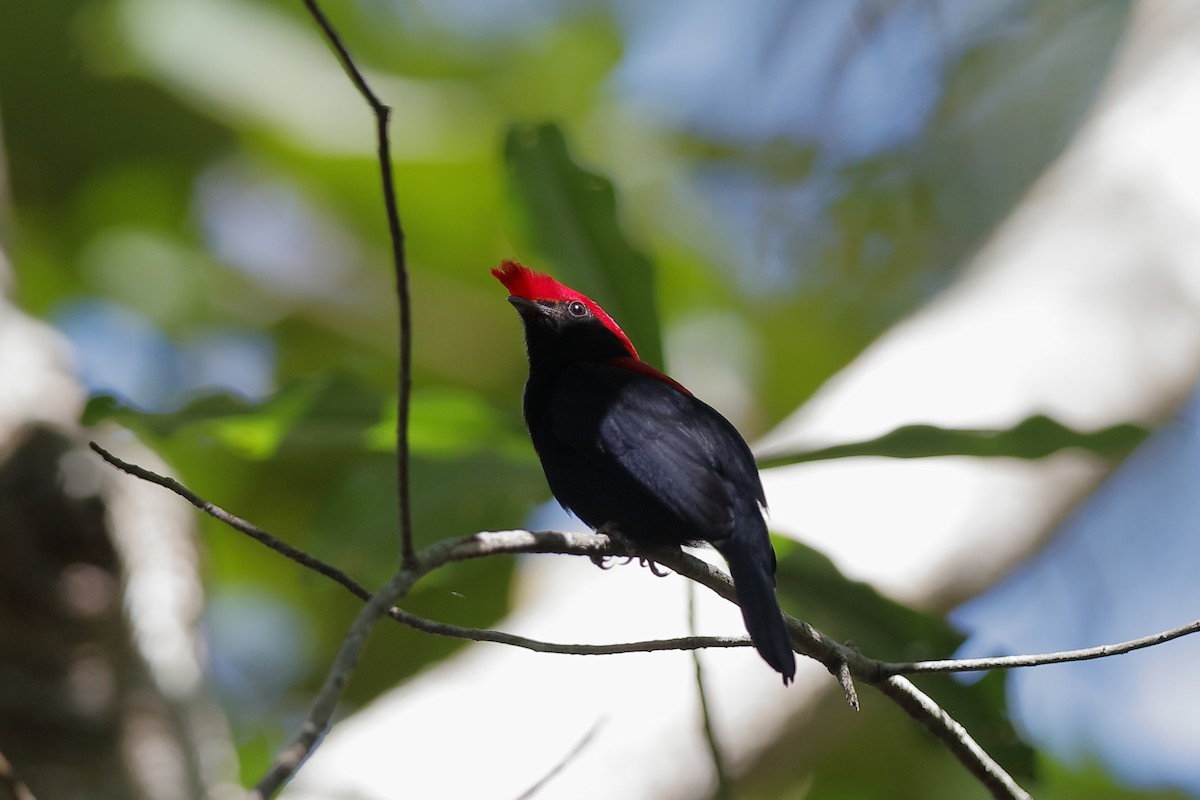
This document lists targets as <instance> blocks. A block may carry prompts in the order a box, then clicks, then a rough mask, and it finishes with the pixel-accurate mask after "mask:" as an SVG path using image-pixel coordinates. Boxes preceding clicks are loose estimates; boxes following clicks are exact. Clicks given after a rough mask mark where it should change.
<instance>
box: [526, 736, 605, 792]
mask: <svg viewBox="0 0 1200 800" xmlns="http://www.w3.org/2000/svg"><path fill="white" fill-rule="evenodd" d="M604 721H605V719H604V717H601V718H600V719H598V720H596V721H595V723H593V724H592V727H591V728H588V732H587V733H585V734H584V735H583V738H581V739H580V740H579V741H578V742H576V743H575V746H574V747H572V748H571V751H570V752H569V753H567V754H566V755H565V756H563V757H562V759H561V760H560V761H559V762H558V763H557V764H555V765H554V767H553V768H551V770H550V771H549V772H547V773H546V774H545V775H543V776H542V777H541V779H540V780H538V782H537V783H535V784H534V785H533V786H530V787H529V788H528V789H526V790H525V791H523V792H521V794H520V795H518V796H517V800H529V798H531V797H533V796H534V795H536V794H537V793H538V792H540V791H541V790H542V787H543V786H545V785H546V784H547V783H549V782H550V781H551V779H552V778H554V776H555V775H557V774H558V773H560V772H562V771H563V770H564V769H565V768H566V766H567V765H568V764H570V763H571V762H572V761H574V760H575V759H576V758H578V757H579V754H580V753H582V752H583V751H584V748H586V747H587V746H588V745H589V744H591V743H592V739H595V738H596V734H597V733H599V732H600V728H602V727H603V726H604Z"/></svg>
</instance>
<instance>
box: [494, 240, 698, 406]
mask: <svg viewBox="0 0 1200 800" xmlns="http://www.w3.org/2000/svg"><path fill="white" fill-rule="evenodd" d="M492 275H493V276H494V277H495V278H496V280H498V281H500V282H501V283H503V284H504V288H505V289H508V293H509V294H511V295H513V296H515V297H524V298H525V299H526V300H533V301H535V302H536V301H538V300H549V301H551V302H555V303H561V302H566V301H569V300H578V301H579V302H581V303H583V304H584V305H585V306H587V307H588V309H589V310H590V311H591V312H592V314H593V315H594V316H595V317H596V319H598V320H600V322H601V323H602V324H603V325H604V327H606V328H608V329H609V330H610V331H612V332H613V334H615V335H616V337H617V338H618V339H620V340H621V343H622V344H624V345H625V349H626V350H628V351H629V355H630V356H631V357H633V358H634V359H638V363H639V364H642V365H643V366H644V367H645V368H646V369H647V370H650V371H652V372H655V373H657V374H659V375H661V376H662V377H663V378H665V379H666V380H667V381H668V382H669V383H675V382H674V381H672V380H671V379H670V378H667V376H666V375H662V373H661V372H658V370H656V369H654V368H653V367H651V366H650V365H649V364H645V363H643V362H642V361H641V360H640V359H639V358H638V353H637V349H636V348H635V347H634V346H633V342H631V341H629V337H628V336H626V335H625V331H623V330H621V326H620V325H618V324H617V323H616V321H615V320H613V318H612V317H610V316H609V315H608V313H607V312H605V310H604V309H603V308H601V307H600V306H598V305H596V303H595V301H593V300H592V299H591V298H590V297H587V296H586V295H584V294H582V293H580V292H577V291H575V290H574V289H572V288H571V287H569V286H563V285H562V284H561V283H559V282H558V281H556V280H554V278H551V277H550V276H549V275H546V274H544V273H541V272H534V271H533V270H531V269H529V268H528V267H524V266H521V265H520V264H518V263H517V262H516V261H507V260H506V261H502V262H500V266H499V267H496V268H495V269H493V270H492ZM639 371H644V370H639ZM647 374H649V373H647ZM676 385H678V384H676ZM680 388H683V387H680ZM685 391H686V390H685Z"/></svg>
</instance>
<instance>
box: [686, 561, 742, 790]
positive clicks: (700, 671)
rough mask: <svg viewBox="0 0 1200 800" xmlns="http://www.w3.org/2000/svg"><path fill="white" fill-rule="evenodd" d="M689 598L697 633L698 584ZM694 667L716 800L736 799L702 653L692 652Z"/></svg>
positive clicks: (690, 588) (692, 626) (690, 628)
mask: <svg viewBox="0 0 1200 800" xmlns="http://www.w3.org/2000/svg"><path fill="white" fill-rule="evenodd" d="M687 598H688V632H689V633H691V634H693V635H695V633H696V584H694V583H691V582H689V583H688V587H687ZM692 665H693V666H694V667H695V670H696V693H697V694H698V695H699V696H700V716H701V719H702V720H703V724H704V738H705V740H706V741H707V742H708V752H709V754H710V755H711V756H712V765H713V771H714V772H715V773H716V775H717V789H716V791H715V792H714V793H713V797H714V798H715V800H731V799H732V798H733V797H734V793H733V783H732V782H731V781H730V779H729V770H728V769H726V768H725V753H724V752H723V751H722V750H721V742H720V740H719V739H717V731H716V729H715V728H714V727H713V721H712V713H711V711H710V709H709V707H708V692H707V691H705V688H704V664H703V662H701V660H700V651H698V650H693V651H692Z"/></svg>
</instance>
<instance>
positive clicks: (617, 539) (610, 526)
mask: <svg viewBox="0 0 1200 800" xmlns="http://www.w3.org/2000/svg"><path fill="white" fill-rule="evenodd" d="M596 533H600V534H604V535H605V536H607V537H608V538H609V539H610V540H612V543H613V544H614V545H616V546H617V547H619V548H620V549H622V550H625V551H626V552H630V551H633V550H636V549H637V545H635V544H634V543H633V542H631V541H630V540H629V539H627V538H625V536H624V535H623V534H622V533H621V531H620V529H619V528H618V527H617V525H616V523H614V522H606V523H604V524H603V525H601V526H600V527H599V528H596ZM591 558H592V563H593V564H595V565H596V566H597V567H599V568H600V569H612V568H613V566H614V565H613V564H610V563H609V559H610V558H620V559H621V562H620V564H621V566H625V565H626V564H629V563H632V562H633V560H634V559H635V558H636V559H637V561H638V564H639V565H641V566H643V567H647V568H649V570H650V571H651V572H652V573H654V574H655V575H657V576H658V577H660V578H665V577H666V576H667V575H668V574H669V573H667V572H665V571H663V570H662V569H661V568H660V567H659V566H658V564H657V563H655V561H654V560H653V559H651V558H646V557H645V556H628V555H627V556H608V555H600V556H592V557H591Z"/></svg>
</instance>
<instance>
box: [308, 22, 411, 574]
mask: <svg viewBox="0 0 1200 800" xmlns="http://www.w3.org/2000/svg"><path fill="white" fill-rule="evenodd" d="M304 6H305V8H307V9H308V13H309V14H311V15H312V18H313V19H314V20H315V21H316V23H317V27H319V28H320V29H321V33H322V34H324V36H325V39H326V40H327V41H328V42H329V45H330V46H331V47H332V48H333V50H334V52H335V53H337V57H338V61H339V62H341V65H342V68H343V69H345V70H346V74H347V75H348V76H349V77H350V80H351V82H353V83H354V87H355V88H356V89H358V92H359V94H361V95H362V96H363V99H364V100H366V101H367V105H369V106H370V107H371V111H372V113H374V115H375V138H376V141H377V145H378V152H379V177H380V181H381V182H382V188H383V204H384V209H385V211H386V212H387V225H388V235H389V237H390V238H391V242H392V268H393V271H394V272H395V274H396V302H397V304H398V306H399V310H400V330H399V334H398V335H399V347H400V364H399V373H398V375H397V378H396V383H397V399H396V465H397V468H398V469H397V475H396V481H397V487H396V488H397V501H398V502H399V505H400V508H399V511H400V563H401V564H402V565H405V566H409V565H411V564H412V563H413V559H414V558H415V557H416V551H415V550H414V548H413V534H412V511H411V502H410V500H411V497H410V492H409V486H410V483H411V481H410V480H409V461H410V459H409V449H408V412H409V405H410V399H411V395H412V300H411V298H410V295H409V290H408V262H407V259H406V258H405V255H404V229H403V228H402V227H401V226H400V206H399V204H398V203H397V202H396V184H395V178H394V176H393V173H392V144H391V140H390V139H389V137H388V119H389V117H390V116H391V113H392V109H391V107H389V106H387V105H385V104H384V103H383V102H382V101H381V100H380V99H379V97H378V96H377V95H376V94H375V92H373V91H372V90H371V87H370V86H369V85H368V84H367V80H366V78H364V77H363V74H362V72H361V70H359V68H358V65H357V64H355V63H354V58H353V56H351V55H350V51H349V50H348V49H347V48H346V45H345V43H344V42H342V38H341V37H340V36H339V35H338V33H337V31H336V30H335V29H334V27H333V24H332V23H331V22H330V21H329V18H328V17H326V16H325V12H323V11H322V10H321V7H320V5H319V4H318V3H317V2H316V0H304Z"/></svg>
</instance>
